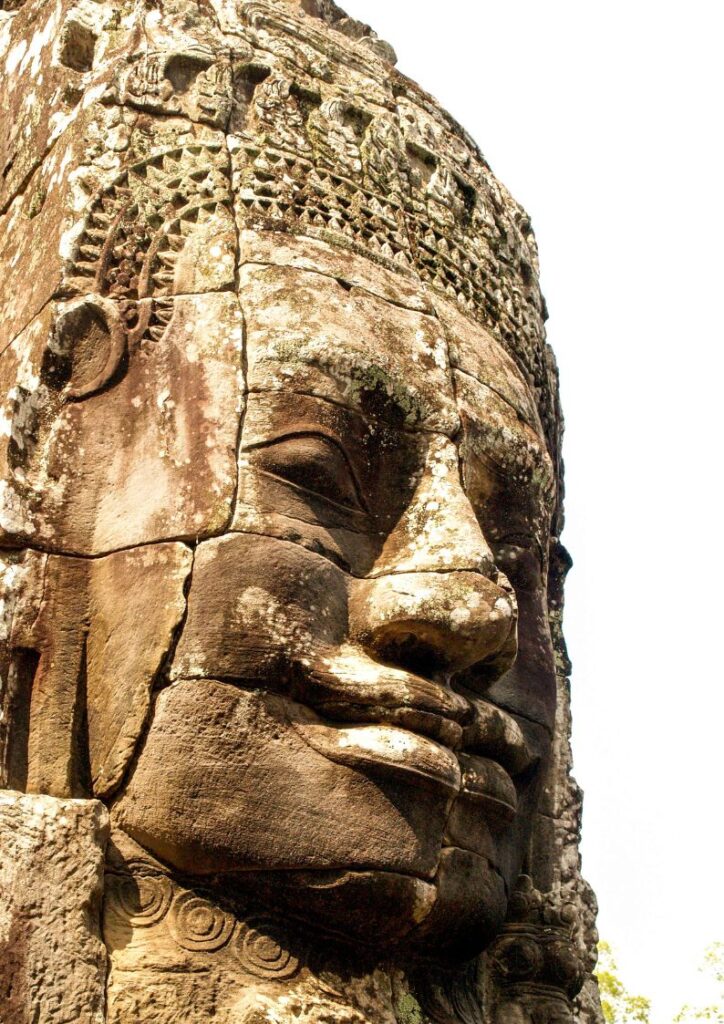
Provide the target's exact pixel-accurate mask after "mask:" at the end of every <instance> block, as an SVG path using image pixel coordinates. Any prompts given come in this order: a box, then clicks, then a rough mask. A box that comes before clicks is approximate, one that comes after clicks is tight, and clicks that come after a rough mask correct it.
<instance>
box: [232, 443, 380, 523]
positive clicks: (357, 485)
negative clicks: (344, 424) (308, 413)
mask: <svg viewBox="0 0 724 1024" xmlns="http://www.w3.org/2000/svg"><path fill="white" fill-rule="evenodd" d="M303 437H322V438H324V439H325V440H326V441H329V442H330V443H331V444H333V445H334V447H335V448H336V449H337V450H338V452H339V453H340V455H341V456H342V458H343V459H344V461H345V463H346V464H347V469H348V470H349V473H350V476H351V478H352V483H353V484H354V490H355V496H356V498H357V501H358V502H359V503H360V507H361V508H362V509H364V511H365V512H367V513H368V514H369V508H368V506H367V502H366V501H365V497H364V491H363V490H362V484H361V482H360V479H359V476H358V474H357V471H356V469H355V468H354V465H353V464H352V460H351V459H350V457H349V455H348V454H347V450H346V448H345V447H344V444H343V443H342V442H341V441H340V439H339V438H338V437H337V435H336V434H335V433H334V432H333V431H332V430H329V429H328V428H327V427H322V426H320V425H319V424H316V423H315V424H306V423H304V424H299V425H298V426H297V427H295V428H294V429H293V430H280V431H278V433H276V434H272V435H271V436H270V437H268V438H266V439H265V440H264V441H255V442H254V443H253V444H249V445H242V449H241V450H242V451H244V452H252V451H258V450H259V449H261V448H270V447H271V446H272V445H274V444H279V443H280V442H282V441H294V440H296V439H297V438H303Z"/></svg>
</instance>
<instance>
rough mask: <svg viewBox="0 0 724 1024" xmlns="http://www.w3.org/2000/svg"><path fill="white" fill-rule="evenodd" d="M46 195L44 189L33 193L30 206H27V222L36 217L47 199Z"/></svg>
mask: <svg viewBox="0 0 724 1024" xmlns="http://www.w3.org/2000/svg"><path fill="white" fill-rule="evenodd" d="M47 196H48V193H47V192H46V191H45V189H44V188H38V189H36V190H35V192H33V194H32V196H31V198H30V204H29V206H28V220H32V219H33V218H34V217H37V216H38V214H39V213H40V211H41V210H42V209H43V204H44V203H45V200H46V199H47Z"/></svg>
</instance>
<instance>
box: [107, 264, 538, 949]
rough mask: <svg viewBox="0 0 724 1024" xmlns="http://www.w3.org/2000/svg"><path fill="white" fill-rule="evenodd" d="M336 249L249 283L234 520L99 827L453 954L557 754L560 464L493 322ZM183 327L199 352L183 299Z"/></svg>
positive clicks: (256, 268) (511, 873)
mask: <svg viewBox="0 0 724 1024" xmlns="http://www.w3.org/2000/svg"><path fill="white" fill-rule="evenodd" d="M336 259H337V260H338V264H337V266H336V271H335V272H336V274H337V278H335V277H333V276H330V275H327V274H321V273H316V272H313V271H309V270H303V269H298V268H295V267H292V266H289V265H278V264H274V263H270V264H268V265H256V264H248V265H246V266H245V267H243V268H242V271H241V277H240V283H239V299H240V303H241V307H242V310H243V315H244V321H245V360H244V362H245V367H244V369H245V374H246V390H247V394H246V407H245V411H244V414H243V418H242V421H241V431H240V438H239V450H238V490H237V495H236V500H235V502H234V508H233V514H232V517H231V520H230V523H229V524H228V528H225V529H223V530H221V531H219V535H218V536H215V537H213V538H212V539H208V540H204V541H202V542H200V543H199V544H198V546H197V547H196V549H195V554H194V560H193V569H192V572H191V575H190V588H189V589H188V608H187V615H186V618H185V621H184V622H183V626H182V629H181V632H180V638H179V639H178V643H177V645H176V648H175V652H174V653H173V657H172V660H171V661H170V667H169V669H168V684H167V685H165V686H164V687H163V688H162V689H161V690H160V691H159V692H158V693H157V695H156V697H155V701H154V704H153V711H152V717H151V721H150V726H149V728H148V732H147V735H146V736H145V739H144V741H143V743H142V746H141V748H140V753H139V754H138V757H137V760H136V761H135V762H134V764H133V767H132V771H131V774H130V777H129V779H128V783H127V785H126V787H125V789H124V790H123V792H122V794H121V795H120V797H118V798H117V799H116V800H115V802H114V804H113V816H114V819H115V821H116V823H117V824H118V825H119V826H120V827H122V828H123V829H124V830H125V831H126V832H128V833H129V834H130V835H131V836H132V837H133V838H135V839H136V840H137V841H138V842H140V843H141V844H142V845H143V846H145V847H146V848H147V849H148V850H149V851H151V852H152V853H153V854H154V855H156V856H158V857H159V858H161V859H162V860H164V861H166V862H168V863H169V864H171V865H172V866H173V867H174V868H176V869H178V870H180V871H182V872H185V873H189V874H193V875H214V876H218V875H222V876H228V875H238V876H239V878H240V879H243V880H245V881H248V880H249V879H250V878H253V879H254V882H255V884H256V885H258V886H261V887H262V888H263V889H266V890H267V891H268V892H270V893H272V894H273V897H274V899H275V901H277V902H281V903H282V904H285V905H289V906H291V907H293V908H294V909H295V911H296V912H297V913H299V912H301V913H302V915H303V916H305V917H307V918H308V919H310V920H312V921H313V922H316V923H317V924H321V925H322V926H327V927H330V928H337V929H338V928H341V927H344V931H345V933H346V934H347V936H348V938H352V939H359V940H360V941H364V942H371V943H380V942H382V943H389V942H395V941H399V940H403V939H404V940H405V941H406V942H410V943H412V944H413V945H421V946H422V947H423V948H425V949H426V950H428V951H429V950H430V949H433V950H434V949H438V948H442V947H445V948H446V949H449V950H450V951H451V952H452V953H454V954H456V955H457V954H460V955H462V954H468V955H469V953H470V952H471V951H474V950H473V949H471V947H470V945H468V944H469V943H472V944H474V946H475V947H476V948H479V947H481V946H482V945H484V944H485V942H486V941H487V940H488V939H489V938H490V937H491V936H492V935H493V934H494V933H495V931H496V930H497V929H498V927H499V926H500V924H501V922H502V919H503V916H504V913H505V906H506V899H507V896H506V893H507V891H508V889H509V887H510V886H511V885H512V884H513V882H514V881H515V878H516V877H517V875H518V872H519V871H520V868H521V863H522V860H523V856H524V851H525V845H526V840H527V836H528V832H529V827H530V821H531V815H532V812H533V809H534V806H535V802H536V795H537V789H536V784H537V780H538V775H539V769H540V762H541V759H542V758H544V757H545V755H546V752H547V747H548V731H547V730H548V728H549V727H550V726H551V722H552V715H553V710H554V706H555V677H554V671H553V664H552V654H551V644H550V635H549V629H548V622H547V610H546V586H545V575H546V552H547V536H548V530H549V518H550V500H551V498H552V496H553V494H554V480H553V472H552V468H551V465H550V462H549V458H548V456H547V454H546V451H545V445H544V442H543V440H542V438H541V435H540V428H539V426H538V425H537V416H536V413H535V411H534V409H535V407H534V404H533V401H532V399H531V397H530V395H529V392H528V388H527V385H526V384H525V382H524V381H523V379H522V377H521V376H520V374H519V372H518V371H517V369H516V368H515V366H514V364H513V362H512V360H511V359H510V358H509V357H508V356H507V355H506V354H505V353H504V352H503V350H502V349H501V348H500V347H499V346H498V345H497V344H496V343H495V342H494V341H493V340H492V339H491V338H490V337H489V336H488V335H487V334H486V333H485V331H483V329H482V328H478V327H476V326H474V325H473V324H472V323H471V322H470V321H468V320H467V319H466V318H464V317H463V316H462V315H461V314H459V313H458V312H457V311H455V310H454V308H453V307H451V306H449V305H448V304H447V303H445V302H444V301H436V305H437V309H436V310H434V309H433V308H432V306H430V305H428V304H427V301H426V300H425V299H424V297H423V296H422V295H417V294H413V293H412V292H411V293H410V294H409V295H403V296H402V297H400V296H399V295H398V300H399V301H398V302H392V301H390V295H391V294H392V290H393V289H394V287H395V282H394V275H391V274H390V275H386V274H385V273H382V272H376V273H375V274H374V275H373V277H374V283H373V284H369V282H368V285H369V288H368V289H366V288H362V287H356V286H353V285H351V284H350V281H349V280H348V279H349V278H350V277H352V278H353V279H354V275H351V274H350V273H349V265H348V263H346V261H345V257H344V255H343V254H340V255H339V257H338V258H336ZM280 262H282V261H281V260H280ZM386 276H388V277H389V280H387V281H386V280H385V277H386ZM370 289H372V290H370ZM415 307H417V308H415ZM209 326H210V327H211V328H212V329H213V324H210V325H209V324H207V329H208V327H209ZM172 330H173V331H174V332H175V333H176V335H180V336H181V337H183V336H184V335H185V336H186V337H189V336H191V338H192V340H195V338H194V333H195V331H196V330H198V324H197V322H196V321H195V320H194V319H193V318H192V317H188V316H187V309H186V307H185V306H184V304H183V303H179V304H178V308H177V309H176V310H175V312H174V320H173V321H172ZM205 343H206V344H208V338H207V339H206V342H205ZM451 359H452V364H453V365H452V366H451ZM453 366H454V367H455V368H453ZM180 394H181V395H182V396H183V387H182V388H181V389H180ZM139 397H140V399H141V401H142V402H143V403H144V404H145V403H147V402H148V403H150V402H152V401H155V400H156V397H155V394H149V395H143V394H141V395H140V396H139ZM102 400H103V399H102V397H101V398H100V399H99V403H100V402H102ZM181 401H183V397H182V398H181ZM209 401H210V402H212V403H213V401H214V395H213V394H211V395H210V396H209ZM174 414H175V415H176V416H177V417H183V416H184V410H183V409H177V410H175V413H174ZM207 458H208V456H207V455H206V454H205V453H204V451H203V450H201V451H199V452H198V459H199V462H198V465H194V466H192V467H191V472H192V475H196V476H198V478H199V479H202V478H203V477H204V475H205V474H206V473H207V472H208V467H207V466H206V460H207ZM128 472H133V467H130V466H129V467H128ZM119 500H120V501H121V503H122V496H119ZM225 884H228V878H227V881H226V883H225ZM361 897H362V898H361ZM353 908H356V912H357V913H358V914H360V912H363V918H361V919H360V920H359V921H355V920H354V916H353V915H352V917H350V913H351V911H352V909H353ZM463 935H464V936H465V940H464V943H465V944H463V939H462V938H461V936H463Z"/></svg>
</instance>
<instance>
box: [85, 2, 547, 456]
mask: <svg viewBox="0 0 724 1024" xmlns="http://www.w3.org/2000/svg"><path fill="white" fill-rule="evenodd" d="M309 2H311V3H312V4H313V7H314V11H313V12H312V13H313V14H314V13H315V12H316V16H313V17H310V16H308V15H306V14H304V13H302V12H301V11H300V9H299V8H300V7H303V8H305V9H306V7H307V6H308V4H307V2H306V0H305V2H304V3H303V4H296V3H295V4H292V3H289V2H287V0H228V2H227V4H226V6H225V8H224V9H225V10H226V11H227V14H226V17H225V20H224V19H222V25H221V28H222V30H223V31H222V33H221V35H219V36H217V37H216V38H214V37H211V36H206V37H200V38H197V39H190V38H189V37H188V36H186V35H184V36H180V37H179V39H178V41H177V43H176V42H168V43H167V44H164V46H163V47H162V48H161V49H158V48H157V49H153V48H151V49H150V50H148V51H145V52H141V53H139V54H138V56H137V57H136V58H134V59H133V61H132V62H131V64H130V65H124V66H123V67H122V69H121V70H120V71H119V73H118V74H117V76H116V80H115V82H114V83H113V84H112V86H111V87H110V89H109V92H108V94H107V97H106V99H107V101H108V102H110V103H113V104H121V105H123V106H128V107H132V108H135V109H140V110H147V111H150V112H154V113H157V114H165V115H179V114H181V115H184V116H185V117H186V118H189V119H191V120H192V121H196V122H197V123H199V124H200V125H201V126H203V125H207V126H210V127H211V128H216V129H221V130H223V132H224V133H225V141H224V135H222V134H221V132H219V136H218V137H219V138H220V139H221V140H222V144H221V145H220V144H219V143H218V142H216V141H215V140H214V139H213V138H212V137H211V136H213V132H212V133H211V136H210V135H208V134H207V136H205V137H204V136H203V135H202V134H201V133H199V135H198V136H197V140H194V141H193V142H191V143H189V144H187V145H185V146H184V147H183V149H179V148H178V147H177V148H176V149H175V150H174V149H166V150H159V151H157V152H154V153H152V155H151V156H150V157H147V158H145V159H143V160H141V161H140V162H138V163H136V164H132V165H131V166H129V167H127V169H126V170H125V171H124V172H123V174H122V175H121V176H119V179H118V180H117V181H116V182H115V183H114V184H113V185H112V186H110V187H106V188H104V189H103V192H102V193H101V194H99V195H97V196H96V197H95V199H94V200H93V201H92V203H91V209H90V212H89V216H88V227H87V231H86V235H85V236H84V237H82V238H81V239H80V240H79V244H78V246H77V250H76V258H75V260H74V262H73V265H72V267H70V268H69V273H68V278H67V280H68V284H69V287H70V289H71V291H75V292H77V291H79V290H82V291H87V290H88V288H89V285H91V284H92V288H91V290H93V291H94V292H96V293H98V294H101V295H103V294H108V295H111V296H115V297H118V298H125V299H140V298H153V297H156V296H164V295H168V294H172V293H173V271H174V264H175V262H176V260H177V259H178V255H179V253H180V252H181V251H182V249H183V246H184V236H187V235H188V234H189V233H190V232H192V231H193V230H194V228H193V225H194V223H195V222H196V221H197V220H198V219H199V218H201V219H202V220H203V219H207V218H209V217H210V216H213V215H214V213H215V212H216V211H217V210H218V208H219V206H226V207H227V209H228V210H229V211H230V212H231V211H233V212H234V214H235V216H236V221H237V226H241V227H251V228H255V229H257V230H271V231H281V232H286V233H289V234H301V235H307V236H313V237H318V238H322V239H324V240H326V241H328V242H331V243H332V244H334V245H336V246H342V247H346V248H348V249H350V250H353V251H355V252H357V253H359V254H362V255H364V256H366V257H367V258H369V259H371V260H373V261H375V262H377V263H379V264H382V265H384V266H386V267H388V268H390V269H391V270H394V271H395V272H397V273H400V274H403V275H406V276H408V277H410V278H413V279H414V280H416V281H418V282H422V284H423V285H425V286H430V287H431V288H432V289H434V290H435V291H437V292H439V293H441V294H443V295H445V296H446V297H448V298H449V299H450V300H452V301H454V302H455V303H457V304H458V306H459V307H460V308H461V309H462V310H463V311H464V312H466V313H467V314H468V315H470V316H471V317H474V318H475V319H477V320H478V321H479V322H481V323H482V324H484V325H485V326H486V327H487V328H488V329H489V330H490V331H491V332H492V333H493V334H494V335H495V336H496V337H497V338H498V340H499V341H500V342H501V343H502V344H503V346H504V347H505V348H506V349H508V351H509V352H510V353H511V355H513V357H514V358H515V359H516V361H517V362H518V364H519V365H520V367H521V369H522V370H523V372H524V373H525V375H526V376H527V378H528V380H529V382H530V384H531V386H532V387H533V389H534V391H535V392H537V396H538V401H539V406H540V408H541V414H542V420H543V423H544V426H545V427H546V430H547V433H548V436H549V442H550V444H551V448H552V449H553V450H554V451H555V450H556V448H557V437H556V432H557V429H558V422H559V416H558V411H557V408H556V404H555V393H556V390H557V387H556V376H555V368H554V364H553V361H552V356H551V355H550V352H549V349H548V347H547V345H546V344H545V335H544V328H543V321H544V319H545V310H544V304H543V300H542V298H541V295H540V291H539V287H538V278H537V272H538V261H537V251H536V246H535V241H534V238H533V234H532V230H531V226H530V221H529V219H528V217H527V216H526V214H525V213H524V211H523V210H522V209H521V208H520V207H519V206H518V205H517V204H516V203H515V202H514V200H513V199H512V198H511V197H510V195H509V194H508V192H507V191H506V190H505V188H504V187H503V186H502V185H501V184H500V183H499V182H498V181H497V179H496V178H495V177H494V175H493V174H492V172H491V170H490V168H489V166H488V164H487V163H486V161H485V159H484V158H483V156H482V155H481V153H480V151H479V150H478V149H477V147H476V146H475V144H474V143H473V142H472V140H471V139H470V138H469V137H468V136H467V135H466V134H465V132H464V131H463V130H462V129H461V128H460V127H459V126H458V125H457V124H456V122H454V121H453V120H452V118H450V117H449V115H447V114H446V113H445V112H444V111H443V110H442V109H441V108H440V107H439V106H438V104H437V103H435V101H434V100H432V99H431V98H430V97H428V96H427V95H426V94H425V93H423V92H422V91H421V90H420V89H419V88H418V87H417V86H416V85H415V84H414V83H412V82H411V81H409V80H408V79H406V78H405V77H404V76H402V75H400V74H399V73H398V72H397V71H395V69H394V68H393V66H392V65H391V63H390V62H389V60H386V59H384V51H382V50H380V46H378V45H377V44H378V43H380V41H379V40H376V39H375V38H374V37H373V36H371V35H370V34H369V33H368V34H365V32H366V26H362V27H361V28H360V29H359V30H358V29H355V27H354V25H350V24H348V22H349V21H350V19H346V18H345V17H344V16H343V14H342V12H340V11H339V9H337V8H336V7H334V5H332V7H334V9H332V7H330V8H329V10H327V7H329V4H327V6H326V7H325V8H324V10H321V9H320V10H317V8H319V0H309ZM322 6H324V5H322ZM355 24H357V23H355ZM363 30H364V31H363ZM372 44H375V45H372ZM381 53H382V56H381V55H380V54H381Z"/></svg>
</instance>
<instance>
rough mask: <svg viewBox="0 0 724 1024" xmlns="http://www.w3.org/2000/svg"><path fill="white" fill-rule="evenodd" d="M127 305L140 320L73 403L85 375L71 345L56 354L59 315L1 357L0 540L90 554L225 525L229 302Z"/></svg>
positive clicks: (236, 409)
mask: <svg viewBox="0 0 724 1024" xmlns="http://www.w3.org/2000/svg"><path fill="white" fill-rule="evenodd" d="M89 304H90V305H91V306H92V307H93V308H94V309H96V310H98V311H100V312H98V313H97V314H96V317H97V318H98V317H101V316H106V315H107V314H106V313H105V306H104V305H103V304H101V303H99V302H98V301H95V302H94V301H93V300H89ZM68 305H69V306H70V308H71V309H73V308H74V304H73V303H71V304H68ZM140 306H141V308H140V314H139V315H140V316H141V317H143V318H144V320H146V321H147V324H148V326H147V328H146V331H145V333H143V334H142V335H141V336H140V337H137V339H136V340H133V339H130V340H128V341H127V342H126V341H124V347H125V351H124V350H123V349H121V350H120V351H118V352H117V353H116V364H117V365H111V366H110V367H108V368H107V369H106V371H104V372H105V377H106V378H107V379H108V380H109V383H111V384H112V386H109V387H105V388H104V387H101V388H99V389H98V390H97V391H96V392H93V391H91V393H85V394H83V395H82V397H79V398H78V399H77V400H72V398H71V400H70V401H68V400H67V397H66V396H67V395H68V392H69V390H71V389H73V387H74V383H75V386H76V388H78V387H79V385H80V383H81V382H82V381H83V380H84V379H85V377H83V366H82V359H81V351H80V350H81V349H82V345H83V337H82V335H80V334H79V332H78V331H76V332H75V333H74V334H73V335H72V339H71V342H70V344H71V345H72V348H71V349H70V350H68V346H67V345H66V343H65V340H64V339H63V338H62V337H59V328H58V326H57V321H60V323H63V320H62V315H63V310H64V308H66V307H63V306H59V307H57V309H56V326H55V327H54V326H53V321H52V317H51V315H50V313H49V312H47V313H45V314H43V316H42V317H41V318H39V319H38V321H35V322H34V325H33V326H32V327H31V328H29V329H28V331H26V332H25V335H24V336H23V337H22V338H20V339H18V345H17V346H16V347H15V346H14V347H13V350H11V352H9V353H7V354H6V356H5V358H4V359H3V361H2V367H1V368H2V371H4V373H3V376H5V375H7V376H6V377H5V379H6V383H7V390H6V395H7V398H6V403H5V409H4V423H5V433H6V437H8V440H7V441H6V443H5V444H6V453H5V459H6V466H7V476H6V478H5V480H4V493H3V495H2V502H3V507H2V523H3V526H4V532H5V537H6V539H7V540H8V541H11V542H17V541H18V540H21V539H22V540H25V541H26V542H28V543H31V544H32V543H35V544H39V545H42V546H43V547H49V548H51V549H54V550H59V551H65V552H74V553H76V552H77V553H79V554H88V555H96V554H102V553H104V552H107V551H109V550H114V549H117V548H121V547H128V546H131V545H133V544H147V543H151V542H156V541H163V540H166V539H176V538H189V539H192V538H196V537H202V536H204V535H208V534H212V533H215V532H218V531H220V530H222V529H223V528H224V526H225V525H226V524H227V523H228V521H229V519H230V516H231V508H232V502H233V499H234V493H235V490H236V444H237V439H238V433H239V424H240V419H241V412H242V403H243V378H242V343H243V321H242V317H241V312H240V310H239V305H238V302H237V300H236V298H235V297H234V296H233V295H230V294H223V293H220V294H217V295H214V294H209V295H198V296H189V297H184V298H181V297H179V298H177V299H173V300H168V301H167V302H165V303H163V304H160V303H156V302H152V301H151V300H146V301H145V302H144V303H141V304H140ZM112 309H113V306H112V305H111V310H112ZM68 315H70V314H68ZM138 333H139V332H137V334H138ZM94 340H95V343H96V344H97V343H98V342H97V339H94ZM126 346H127V347H126ZM16 351H17V355H16ZM19 358H20V363H19ZM18 363H19V365H18Z"/></svg>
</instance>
